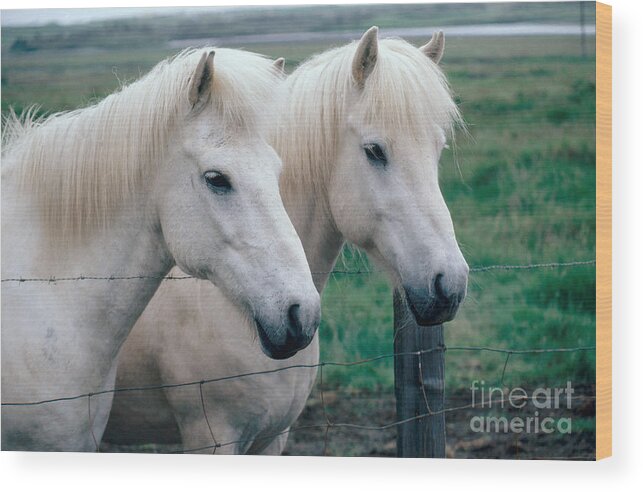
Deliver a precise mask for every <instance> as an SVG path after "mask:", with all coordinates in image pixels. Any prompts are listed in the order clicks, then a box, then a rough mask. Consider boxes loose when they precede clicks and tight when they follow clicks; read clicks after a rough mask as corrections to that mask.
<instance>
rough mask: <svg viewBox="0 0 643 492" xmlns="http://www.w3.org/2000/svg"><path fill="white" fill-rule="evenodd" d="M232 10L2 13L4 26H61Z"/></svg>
mask: <svg viewBox="0 0 643 492" xmlns="http://www.w3.org/2000/svg"><path fill="white" fill-rule="evenodd" d="M226 10H230V7H114V8H78V9H12V10H5V9H3V10H2V16H1V17H2V20H1V21H0V24H1V25H2V27H11V26H44V25H45V24H50V23H56V24H60V25H61V26H68V25H71V24H84V23H87V22H94V21H101V20H109V19H126V18H132V17H147V16H159V15H171V14H174V15H176V14H179V15H191V14H195V13H199V12H203V11H210V12H223V11H226Z"/></svg>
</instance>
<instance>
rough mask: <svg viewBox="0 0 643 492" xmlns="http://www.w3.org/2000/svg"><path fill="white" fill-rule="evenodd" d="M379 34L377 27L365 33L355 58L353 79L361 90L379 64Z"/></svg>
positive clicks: (358, 45)
mask: <svg viewBox="0 0 643 492" xmlns="http://www.w3.org/2000/svg"><path fill="white" fill-rule="evenodd" d="M377 32H378V29H377V26H373V27H371V28H370V29H369V30H368V31H366V32H365V33H364V35H363V36H362V39H360V40H359V43H358V44H357V50H356V51H355V55H354V57H353V67H352V71H353V79H354V80H355V83H356V84H357V86H358V87H360V88H362V87H364V83H365V82H366V79H367V78H368V76H369V75H370V74H371V72H372V71H373V68H374V67H375V63H376V62H377V49H378V48H377Z"/></svg>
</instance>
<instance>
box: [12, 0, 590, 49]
mask: <svg viewBox="0 0 643 492" xmlns="http://www.w3.org/2000/svg"><path fill="white" fill-rule="evenodd" d="M160 12H162V10H160ZM585 15H586V19H585V20H586V22H587V23H588V24H591V23H594V22H595V12H594V7H593V4H588V5H586V7H585ZM579 18H580V6H579V4H578V3H576V2H574V3H569V2H565V3H490V4H466V3H465V4H428V5H340V6H337V5H335V6H332V5H328V6H302V7H272V8H270V7H246V8H239V9H237V10H233V11H224V12H221V11H218V12H214V11H213V12H212V13H209V12H207V11H206V12H199V13H198V14H194V15H184V14H183V15H175V14H173V15H162V14H161V15H159V16H155V17H152V16H146V17H132V18H129V19H115V20H109V21H96V22H90V23H84V24H77V25H68V26H60V25H58V24H48V25H46V26H40V27H6V28H3V29H2V49H3V51H4V50H11V51H14V52H30V51H38V50H52V49H73V48H93V49H128V48H133V47H141V46H145V45H150V44H153V45H156V46H159V45H161V46H162V45H164V44H165V43H168V42H169V41H172V40H181V39H195V38H211V37H217V38H220V37H224V36H235V35H250V34H272V33H288V32H323V31H343V30H356V29H366V28H368V27H370V26H372V25H379V26H380V27H383V28H394V27H425V26H427V25H430V26H436V27H440V26H449V25H463V24H485V23H508V22H532V23H533V22H546V23H575V22H579Z"/></svg>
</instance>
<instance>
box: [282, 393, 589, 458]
mask: <svg viewBox="0 0 643 492" xmlns="http://www.w3.org/2000/svg"><path fill="white" fill-rule="evenodd" d="M575 397H576V399H575V400H573V401H572V405H571V407H572V408H571V409H567V408H563V409H559V410H542V409H536V408H535V407H533V406H532V405H526V406H525V407H524V408H522V409H509V408H505V409H504V410H500V411H499V410H498V409H495V410H494V409H491V410H490V409H481V408H467V409H465V410H457V411H453V412H447V413H446V425H447V457H448V458H487V459H568V460H571V459H573V460H593V459H594V445H595V441H596V435H595V430H594V429H595V426H594V422H595V399H594V393H593V391H592V389H591V388H583V389H582V390H578V389H577V392H576V394H575ZM324 403H325V405H322V401H321V398H319V397H318V394H317V395H315V394H314V395H313V397H311V398H310V399H309V402H308V405H307V406H306V409H305V410H304V412H303V413H302V415H301V416H300V418H299V420H298V422H297V423H296V424H295V426H294V427H295V429H297V428H299V430H295V431H294V432H291V434H290V438H289V441H288V445H287V446H286V450H285V453H284V454H286V455H313V456H324V455H326V456H388V457H395V456H396V435H397V431H396V429H395V427H393V428H389V429H385V430H364V429H355V428H350V427H348V428H347V427H333V426H330V427H329V426H327V425H326V424H325V422H326V419H328V420H329V421H330V422H332V423H351V424H360V425H366V426H382V425H384V424H388V423H390V422H395V420H396V415H395V399H394V397H393V395H390V396H388V395H386V396H382V395H378V396H376V395H367V394H362V395H352V396H350V397H347V396H346V395H338V394H337V393H335V392H332V391H327V392H324ZM470 403H471V395H470V393H468V392H466V393H465V392H462V393H461V394H458V395H452V396H451V397H450V398H448V400H447V402H446V408H452V407H461V406H466V405H470ZM324 407H325V410H324ZM535 411H537V412H538V416H539V418H540V419H544V418H546V417H551V418H553V419H561V418H563V419H567V418H569V419H571V432H570V433H569V434H561V433H559V432H553V433H549V434H548V433H544V432H542V431H540V432H538V433H535V432H531V433H529V434H527V433H524V432H523V433H520V434H517V433H512V432H507V433H504V432H494V430H495V426H494V425H491V430H492V432H474V431H472V430H471V419H472V418H477V419H479V418H480V417H486V416H496V417H501V416H506V417H508V419H509V420H511V419H512V418H514V417H519V418H521V419H523V420H524V419H525V418H526V417H533V416H534V415H535V414H534V412H535ZM532 423H533V421H532ZM309 426H311V427H309Z"/></svg>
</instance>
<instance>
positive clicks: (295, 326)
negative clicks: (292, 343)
mask: <svg viewBox="0 0 643 492" xmlns="http://www.w3.org/2000/svg"><path fill="white" fill-rule="evenodd" d="M288 322H289V323H288V330H289V331H290V333H291V334H293V335H298V334H299V332H301V318H300V310H299V304H293V305H292V306H290V307H289V308H288Z"/></svg>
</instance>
